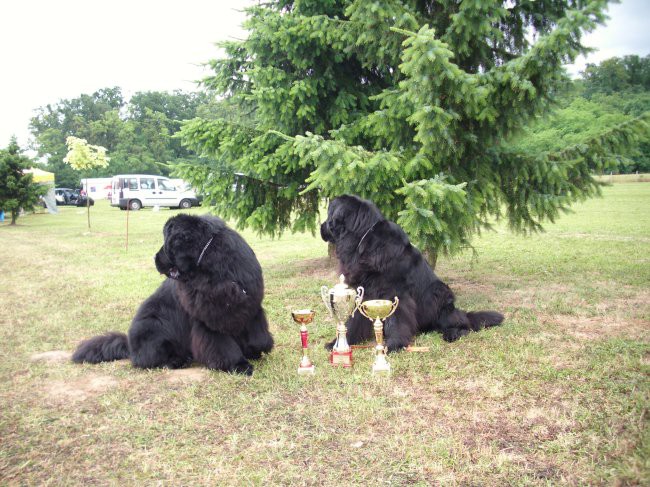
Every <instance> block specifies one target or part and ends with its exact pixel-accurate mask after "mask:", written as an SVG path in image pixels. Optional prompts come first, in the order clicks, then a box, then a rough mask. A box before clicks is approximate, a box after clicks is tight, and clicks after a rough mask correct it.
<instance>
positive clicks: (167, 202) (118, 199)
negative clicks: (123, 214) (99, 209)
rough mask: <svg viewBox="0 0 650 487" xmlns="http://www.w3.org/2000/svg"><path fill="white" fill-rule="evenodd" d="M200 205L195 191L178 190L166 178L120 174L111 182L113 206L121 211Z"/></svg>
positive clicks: (185, 207) (150, 175)
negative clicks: (144, 207)
mask: <svg viewBox="0 0 650 487" xmlns="http://www.w3.org/2000/svg"><path fill="white" fill-rule="evenodd" d="M200 205H201V200H200V199H199V198H197V196H196V193H194V191H192V190H183V189H178V188H176V185H175V184H174V183H173V182H172V181H171V180H170V179H169V178H166V177H164V176H154V175H152V174H120V175H118V176H113V180H112V182H111V206H119V208H120V209H121V210H126V209H127V208H129V209H130V210H133V211H136V210H139V209H140V208H142V207H143V206H168V207H170V208H183V209H187V208H191V207H193V206H200Z"/></svg>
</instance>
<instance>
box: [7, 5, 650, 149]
mask: <svg viewBox="0 0 650 487" xmlns="http://www.w3.org/2000/svg"><path fill="white" fill-rule="evenodd" d="M253 3H255V2H254V1H251V0H179V1H172V0H153V1H152V0H129V1H126V0H112V1H111V2H99V1H97V0H83V1H80V0H14V1H12V0H7V1H3V2H1V4H0V19H2V24H1V26H0V66H2V74H1V75H0V147H6V146H7V145H8V143H9V139H10V138H11V136H12V135H15V136H16V137H17V138H18V143H19V145H20V146H21V147H23V148H25V147H26V146H27V144H28V140H29V137H30V134H29V121H30V119H31V117H33V116H34V114H35V112H34V111H35V110H36V109H37V108H38V107H41V106H45V105H47V104H55V103H57V102H59V101H60V100H63V99H70V98H77V97H78V96H79V95H81V94H82V93H88V94H90V93H93V92H95V91H97V90H98V89H101V88H107V87H113V86H119V87H121V88H122V92H123V94H124V95H125V96H126V97H129V96H130V95H132V94H134V93H136V92H138V91H172V90H175V89H180V90H184V91H193V90H196V89H197V86H196V83H195V82H196V81H197V80H199V79H201V78H203V77H204V76H206V75H208V74H209V71H208V70H207V69H206V68H205V67H203V66H202V63H205V62H207V61H209V60H210V59H214V58H217V57H219V55H220V51H219V50H218V48H217V47H216V46H215V43H216V42H219V41H222V40H228V39H233V38H239V39H241V38H243V37H245V35H246V34H245V31H244V30H243V29H242V28H241V23H242V22H243V20H244V17H245V14H244V12H243V8H245V7H246V6H248V5H251V4H253ZM609 15H610V17H611V19H610V20H609V21H608V23H607V25H606V26H604V27H603V26H601V27H599V28H598V29H597V30H596V31H595V32H593V33H591V34H589V35H587V36H586V37H585V39H584V43H585V44H586V45H588V46H591V47H595V48H597V49H598V51H597V52H595V53H593V54H591V55H590V56H589V58H588V59H579V60H578V61H577V62H576V64H575V65H573V66H570V67H569V71H570V72H571V73H572V74H574V75H577V74H578V73H579V71H580V70H582V69H584V66H585V64H586V62H592V63H598V62H600V61H602V60H604V59H607V58H610V57H613V56H623V55H626V54H638V55H642V56H645V55H647V54H649V53H650V20H648V19H650V1H648V0H623V1H622V2H621V3H620V4H618V5H617V4H614V5H611V6H610V8H609Z"/></svg>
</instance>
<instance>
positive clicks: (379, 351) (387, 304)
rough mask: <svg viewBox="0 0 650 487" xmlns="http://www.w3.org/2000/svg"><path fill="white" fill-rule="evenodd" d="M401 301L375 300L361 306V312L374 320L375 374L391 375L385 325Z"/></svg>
mask: <svg viewBox="0 0 650 487" xmlns="http://www.w3.org/2000/svg"><path fill="white" fill-rule="evenodd" d="M398 304H399V299H398V298H397V296H395V300H394V301H392V302H391V301H389V300H388V299H373V300H370V301H365V302H363V303H361V304H360V305H359V312H360V313H361V314H362V315H363V316H365V317H366V318H368V319H369V320H374V322H375V323H374V325H373V328H374V329H375V338H376V340H377V345H376V346H375V363H374V364H372V373H373V374H390V364H389V363H388V361H387V360H386V348H385V347H384V324H383V323H382V320H385V319H386V318H388V317H389V316H391V315H392V314H393V313H394V312H395V310H396V309H397V305H398Z"/></svg>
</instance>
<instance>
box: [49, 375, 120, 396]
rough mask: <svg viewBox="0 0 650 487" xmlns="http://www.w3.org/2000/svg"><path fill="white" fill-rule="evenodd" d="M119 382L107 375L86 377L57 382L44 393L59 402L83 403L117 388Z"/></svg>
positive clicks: (50, 384)
mask: <svg viewBox="0 0 650 487" xmlns="http://www.w3.org/2000/svg"><path fill="white" fill-rule="evenodd" d="M118 384H119V382H118V381H117V380H116V379H114V378H113V377H110V376H107V375H97V374H94V375H85V376H83V377H80V378H78V379H75V380H65V381H64V380H57V381H53V382H50V383H48V384H46V385H45V386H44V388H43V392H44V393H45V394H46V395H47V396H48V397H49V398H50V399H54V400H57V401H65V402H69V401H72V402H81V401H85V400H86V399H89V398H91V397H95V396H99V395H101V394H102V393H104V392H106V391H108V390H109V389H112V388H114V387H116V386H117V385H118Z"/></svg>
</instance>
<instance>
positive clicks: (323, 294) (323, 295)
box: [320, 286, 334, 318]
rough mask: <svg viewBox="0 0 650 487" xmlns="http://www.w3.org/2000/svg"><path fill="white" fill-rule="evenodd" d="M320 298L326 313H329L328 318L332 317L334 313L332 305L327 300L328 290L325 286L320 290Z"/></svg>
mask: <svg viewBox="0 0 650 487" xmlns="http://www.w3.org/2000/svg"><path fill="white" fill-rule="evenodd" d="M320 297H321V298H322V299H323V304H325V307H326V308H327V311H329V312H330V316H331V317H332V318H333V317H334V312H333V311H332V305H331V303H330V300H329V288H328V287H327V286H322V287H321V288H320Z"/></svg>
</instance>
